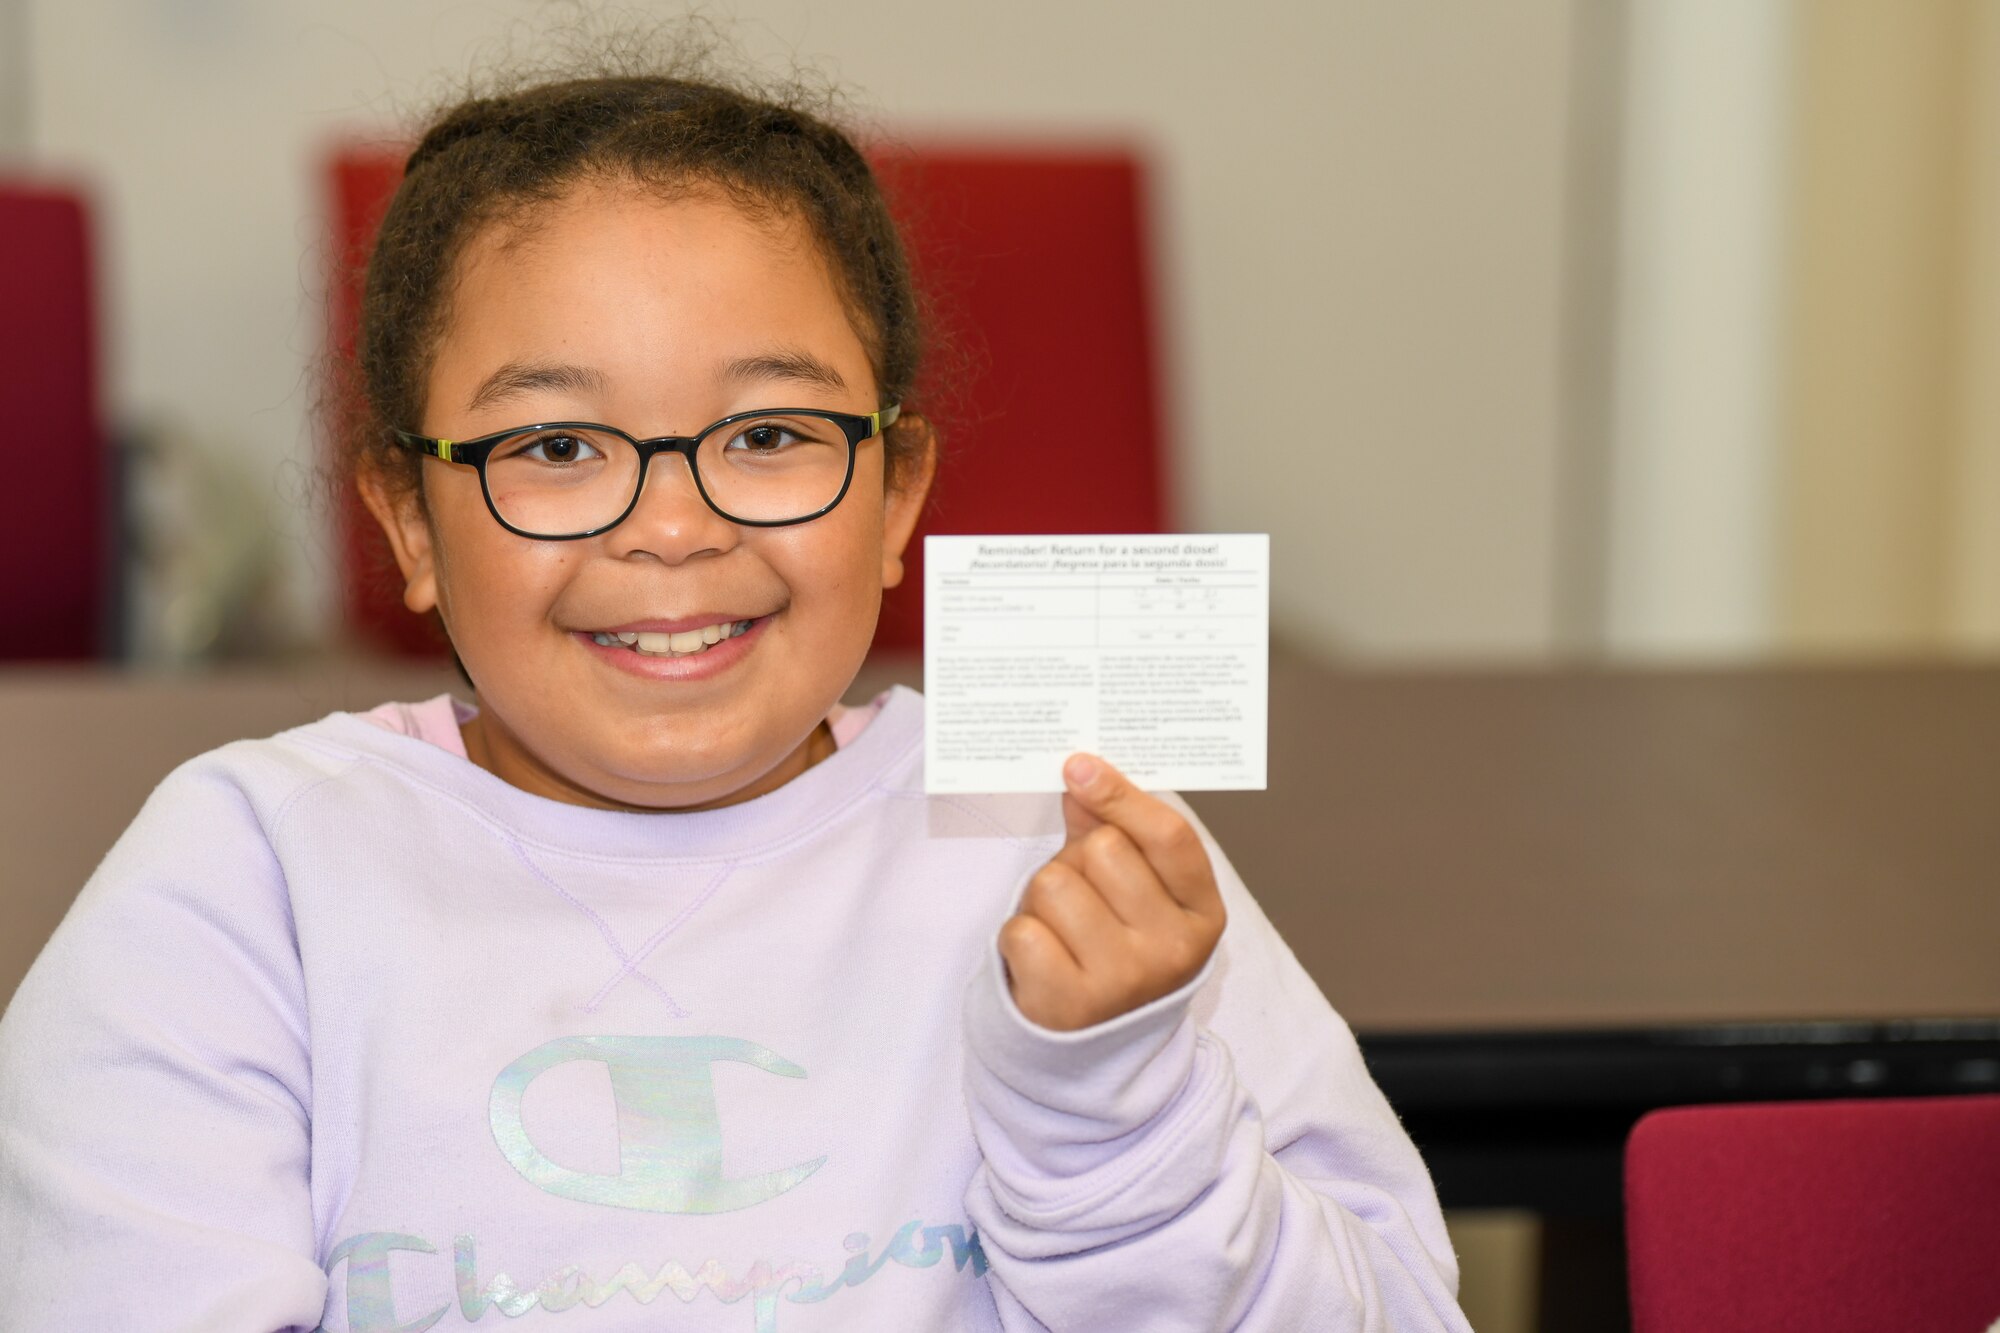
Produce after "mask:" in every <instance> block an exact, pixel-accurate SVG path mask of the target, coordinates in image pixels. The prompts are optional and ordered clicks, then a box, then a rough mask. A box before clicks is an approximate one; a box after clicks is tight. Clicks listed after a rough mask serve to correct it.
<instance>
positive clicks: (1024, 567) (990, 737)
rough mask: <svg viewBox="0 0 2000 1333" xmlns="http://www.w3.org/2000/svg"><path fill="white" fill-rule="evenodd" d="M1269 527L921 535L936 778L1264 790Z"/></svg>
mask: <svg viewBox="0 0 2000 1333" xmlns="http://www.w3.org/2000/svg"><path fill="white" fill-rule="evenodd" d="M1270 575H1271V539H1270V538H1269V537H1268V536H1267V535H1264V534H1262V533H1254V534H1245V533H1237V534H1227V535H1210V536H1107V537H1096V536H1085V537H927V538H925V539H924V691H925V695H926V697H927V699H928V701H929V715H928V718H927V720H926V729H925V763H924V786H925V790H927V791H929V792H931V793H934V794H952V793H972V792H1055V791H1061V790H1062V785H1063V784H1062V765H1063V761H1064V760H1065V759H1066V758H1068V757H1069V756H1070V755H1071V754H1074V753H1076V752H1077V751H1080V750H1081V751H1087V752H1089V753H1092V754H1098V755H1102V756H1103V757H1104V758H1106V759H1108V760H1110V761H1111V762H1112V763H1113V764H1115V765H1117V766H1118V767H1119V768H1120V769H1122V770H1123V771H1124V772H1125V773H1126V775H1127V776H1129V777H1130V778H1131V779H1132V780H1133V781H1134V782H1136V783H1138V784H1139V785H1140V786H1142V787H1146V788H1151V789H1154V790H1160V789H1166V788H1173V789H1176V790H1181V791H1244V790H1261V789H1262V788H1263V787H1264V785H1265V781H1264V759H1265V748H1266V745H1265V742H1266V735H1265V729H1266V717H1267V712H1268V685H1269V662H1270V586H1271V585H1270Z"/></svg>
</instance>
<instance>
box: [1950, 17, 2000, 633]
mask: <svg viewBox="0 0 2000 1333" xmlns="http://www.w3.org/2000/svg"><path fill="white" fill-rule="evenodd" d="M1964 60H1965V67H1966V79H1967V82H1968V85H1969V86H1968V88H1967V90H1966V93H1965V96H1964V98H1963V102H1962V105H1963V108H1964V115H1965V127H1964V132H1963V134H1962V136H1961V137H1960V140H1959V147H1960V153H1961V161H1962V162H1963V163H1964V172H1965V175H1964V181H1963V183H1962V185H1961V187H1960V197H1961V198H1962V200H1963V201H1964V202H1963V207H1964V213H1963V216H1962V218H1961V221H1960V223H1959V227H1958V236H1957V240H1958V253H1959V255H1960V264H1961V267H1960V271H1959V273H1958V291H1959V298H1958V300H1957V302H1956V310H1955V311H1954V312H1952V313H1955V315H1956V320H1957V322H1956V326H1955V330H1954V331H1955V333H1956V336H1957V348H1956V352H1955V356H1954V361H1953V365H1954V368H1955V369H1956V371H1957V383H1956V385H1955V386H1954V388H1955V394H1954V401H1953V407H1954V409H1955V410H1954V412H1953V415H1952V419H1951V429H1950V443H1949V445H1948V446H1947V450H1946V462H1945V469H1946V473H1947V477H1948V484H1947V485H1946V487H1945V488H1944V490H1945V494H1944V509H1945V513H1944V517H1943V524H1944V527H1945V529H1946V531H1947V533H1948V544H1947V546H1946V550H1945V557H1944V565H1945V583H1946V594H1945V598H1944V626H1945V639H1946V642H1947V643H1948V644H1949V645H1950V646H1951V647H1953V648H1955V649H1957V650H1960V651H1968V652H1979V653H1984V654H1988V655H1990V654H1994V653H2000V5H1994V4H1978V5H1974V6H1972V17H1971V23H1970V25H1969V30H1968V31H1967V32H1966V34H1965V54H1964Z"/></svg>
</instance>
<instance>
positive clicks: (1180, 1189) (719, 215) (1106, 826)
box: [0, 76, 1465, 1333]
mask: <svg viewBox="0 0 2000 1333" xmlns="http://www.w3.org/2000/svg"><path fill="white" fill-rule="evenodd" d="M914 310H915V302H914V299H913V296H912V293H911V288H910V280H909V275H908V272H907V270H906V267H905V263H904V259H903V254H902V250H901V247H900V246H899V244H898V242H897V237H896V233H895V231H894V228H893V227H892V225H891V223H890V221H889V218H888V215H887V213H886V211H885V209H884V206H883V202H882V199H881V197H880V195H879V194H878V192H877V189H876V186H875V183H874V181H873V179H872V177H871V175H870V172H869V169H868V166H867V165H866V163H865V162H864V161H863V159H862V157H861V156H860V154H859V153H858V152H857V151H856V150H855V148H854V146H853V144H852V143H851V142H850V141H849V140H848V139H847V138H846V137H844V136H843V135H842V134H841V133H840V132H839V131H838V130H836V129H834V128H833V127H832V126H831V125H829V124H828V123H827V122H826V121H825V120H824V119H822V118H820V117H819V116H817V115H814V114H810V113H808V112H807V111H805V110H804V109H802V108H800V107H799V106H797V105H794V104H788V103H786V102H783V101H778V100H770V99H765V98H760V97H755V96H751V95H748V94H745V93H742V92H738V91H733V90H730V89H728V88H725V87H722V86H718V85H715V84H712V83H704V82H697V81H692V80H686V79H679V78H670V77H643V76H639V77H605V78H589V79H581V80H572V81H563V82H553V83H544V84H541V85H538V86H529V87H525V88H522V89H519V90H517V91H514V92H511V93H507V94H504V95H498V96H493V97H488V98H483V99H477V100H472V101H467V102H465V103H463V104H461V105H459V106H457V107H454V108H452V109H451V110H449V111H448V112H446V113H445V114H444V115H443V116H441V117H440V118H439V119H438V120H437V121H436V122H435V123H434V124H433V125H431V127H430V128H429V130H428V132H427V133H426V134H425V135H424V136H423V139H422V141H421V143H420V145H419V147H418V148H417V150H416V152H415V153H414V154H413V155H412V156H411V158H410V159H409V166H408V174H407V178H406V179H405V181H404V183H403V185H402V187H401V189H400V190H399V192H398V193H397V195H396V198H395V201H394V203H393V205H392V206H391V208H390V210H389V213H388V216H387V219H386V221H385V222H384V224H383V227H382V231H381V236H380V240H379V242H378V245H377V248H376V251H375V253H374V256H373V259H372V261H371V264H370V267H369V274H368V284H367V295H366V300H365V311H364V316H363V332H362V351H361V371H362V379H363V387H364V388H365V391H366V397H367V405H368V411H369V413H370V427H371V428H370V429H369V430H368V431H367V432H365V434H364V435H363V437H361V438H360V439H359V440H358V442H357V446H356V452H355V456H354V458H353V460H352V462H353V470H354V473H355V476H356V479H357V482H358V484H359V485H360V487H361V489H362V492H363V494H364V496H365V498H366V501H367V504H368V506H369V508H370V510H371V511H372V512H373V513H374V515H375V517H376V518H377V519H378V520H379V521H380V523H381V525H382V527H383V529H384V531H385V532H386V533H387V535H388V538H389V541H390V544H391V546H392V548H393V550H394V552H395V555H396V559H397V561H398V563H399V566H400V568H401V571H402V575H403V578H404V581H405V585H406V593H405V598H406V601H407V603H408V605H409V606H410V608H411V609H412V610H414V611H417V612H422V613H429V612H433V611H434V612H435V613H436V614H437V615H438V616H439V617H440V618H441V619H442V621H443V624H444V625H445V627H446V629H447V630H448V632H449V634H450V636H451V641H452V645H453V647H454V648H455V650H456V651H457V653H458V656H459V657H460V659H461V660H462V663H463V665H464V669H465V671H466V674H467V676H468V678H469V679H470V681H471V682H472V683H473V686H474V697H475V704H474V705H473V706H469V707H468V706H465V705H461V704H457V703H455V702H454V701H453V700H452V699H450V698H449V697H439V698H437V699H433V700H430V701H429V702H427V703H420V704H413V705H389V706H385V707H384V708H382V709H378V710H377V711H376V712H374V713H372V714H368V715H365V716H356V715H348V714H337V715H335V716H333V717H330V718H327V719H326V720H324V721H322V722H319V723H315V724H314V725H311V726H308V727H302V728H300V729H298V730H296V731H292V732H288V733H285V734H283V735H281V736H277V737H274V738H272V739H270V740H266V741H258V742H247V743H241V744H237V745H232V746H228V747H226V748H224V749H222V750H219V751H216V752H215V753H213V754H209V755H206V756H204V757H202V758H200V759H197V760H195V761H193V762H191V763H189V764H187V765H186V766H184V767H183V768H181V769H180V770H179V771H177V772H176V773H174V774H173V775H172V776H171V777H169V778H168V779H167V780H166V781H165V782H164V783H163V784H162V785H161V786H160V788H159V790H158V791H157V792H156V793H155V794H154V796H153V798H152V800H151V801H150V802H149V803H148V805H147V807H146V809H145V810H144V812H143V813H142V814H141V815H140V816H139V818H138V820H137V822H136V823H135V824H134V825H133V827H132V829H131V830H130V831H129V832H128V833H127V834H126V835H125V837H124V838H123V839H122V840H121V841H120V842H119V844H118V846H117V847H116V848H115V849H114V850H113V851H112V852H111V854H110V856H109V857H108V858H107V859H106V860H105V862H104V864H103V865H102V867H101V868H100V869H99V870H98V872H97V874H96V875H95V876H94V877H93V878H92V880H91V882H90V884H89V885H88V887H87V888H86V889H85V890H84V892H83V894H82V896H81V897H80V898H79V899H78V901H77V903H76V906H75V908H74V909H73V910H72V911H71V913H70V915H69V917H68V919H67V920H66V921H65V922H64V924H63V926H62V928H61V930H60V931H59V932H58V933H57V935H56V936H55V938H54V940H53V941H52V942H51V943H50V945H49V947H48V950H47V951H46V953H45V954H44V955H43V957H42V958H41V960H40V961H39V963H38V964H37V965H36V967H35V969H34V971H33V973H32V974H31V975H30V976H29V978H28V979H27V981H26V982H25V983H24V984H23V985H22V987H21V990H20V992H19V994H18V995H17V996H16V998H15V1000H14V1002H13V1004H12V1007H11V1008H10V1009H9V1011H8V1013H7V1016H6V1020H5V1023H4V1025H0V1273H4V1274H5V1278H6V1286H7V1295H6V1297H5V1298H4V1300H0V1328H4V1329H7V1330H37V1331H38V1333H39V1331H41V1330H51V1329H79V1330H92V1331H93V1333H94V1331H97V1330H117V1331H119V1333H125V1331H127V1330H131V1331H135V1333H136V1331H138V1330H156V1329H173V1330H190V1331H193V1330H200V1331H202V1333H213V1331H215V1330H245V1331H246V1333H269V1331H270V1330H273V1329H290V1328H297V1329H305V1328H311V1327H314V1326H320V1327H323V1328H324V1329H326V1330H345V1331H346V1333H413V1331H415V1330H423V1329H431V1328H457V1327H461V1326H464V1325H467V1324H474V1323H478V1322H479V1321H481V1320H482V1319H488V1318H493V1317H496V1315H495V1312H496V1311H497V1317H499V1318H502V1319H504V1320H515V1319H518V1320H520V1321H522V1324H521V1326H522V1327H524V1328H527V1327H532V1328H551V1329H555V1330H558V1331H560V1330H567V1329H572V1328H573V1329H576V1330H579V1331H584V1330H592V1329H600V1330H603V1329H634V1328H673V1329H683V1328H684V1329H697V1328H699V1329H741V1330H746V1333H747V1331H748V1330H753V1329H754V1330H770V1329H784V1330H796V1331H797V1333H806V1331H808V1330H826V1329H868V1330H881V1329H891V1330H929V1329H939V1330H945V1329H1038V1328H1050V1329H1086V1330H1104V1329H1114V1330H1116V1329H1134V1330H1167V1329H1186V1330H1204V1331H1206V1330H1219V1329H1231V1328H1254V1329H1275V1330H1304V1329H1313V1330H1320V1329H1327V1330H1336V1329H1337V1330H1349V1329H1352V1330H1360V1329H1463V1328H1464V1327H1465V1323H1464V1320H1463V1317H1462V1316H1461V1315H1460V1313H1459V1311H1458V1309H1457V1307H1456V1305H1455V1303H1454V1295H1453V1293H1454V1288H1455V1284H1456V1271H1455V1267H1454V1262H1453V1258H1452V1255H1451V1252H1450V1248H1449V1246H1448V1244H1447V1241H1446V1238H1445V1234H1444V1230H1443V1226H1442V1223H1441V1220H1440V1217H1439V1214H1438V1210H1437V1205H1436V1200H1435V1197H1434V1195H1433V1193H1432V1190H1431V1187H1430V1184H1429V1181H1428V1179H1427V1177H1426V1175H1425V1173H1424V1168H1423V1165H1422V1163H1421V1162H1420V1161H1419V1160H1418V1157H1417V1154H1416V1152H1415V1151H1414V1149H1413V1148H1412V1147H1411V1145H1410V1143H1409V1141H1408V1139H1407V1138H1406V1137H1405V1136H1404V1134H1403V1132H1402V1130H1401V1128H1400V1127H1399V1126H1398V1124H1397V1123H1396V1120H1395V1118H1394V1116H1393V1115H1392V1114H1391V1113H1390V1111H1389V1108H1388V1106H1387V1105H1386V1104H1385V1103H1384V1101H1383V1099H1382V1097H1381V1096H1380V1094H1379V1093H1378V1092H1377V1091H1376V1089H1375V1087H1374V1086H1373V1084H1372V1083H1371V1082H1370V1081H1369V1078H1368V1075H1367V1073H1366V1072H1365V1070H1364V1069H1363V1067H1362V1064H1361V1061H1360V1059H1359V1057H1358V1056H1357V1054H1356V1050H1355V1047H1354V1044H1353V1041H1352V1040H1351V1038H1350V1037H1349V1035H1348V1033H1347V1031H1346V1029H1345V1027H1344V1026H1343V1025H1342V1024H1341V1022H1340V1020H1339V1019H1338V1018H1337V1017H1336V1016H1335V1015H1334V1014H1333V1012H1332V1011H1331V1010H1330V1009H1329V1008H1328V1007H1327V1005H1326V1002H1325V1001H1324V1000H1323V999H1322V998H1321V997H1320V995H1319V993H1318V992H1317V991H1316V990H1315V989H1314V987H1313V984H1312V983H1311V982H1310V981H1309V980H1308V979H1307V978H1306V976H1305V975H1304V973H1303V972H1302V971H1301V970H1300V968H1299V966H1298V964H1297V963H1296V962H1295V961H1294V960H1293V958H1292V955H1291V954H1290V952H1289V951H1288V950H1287V949H1286V948H1285V946H1284V944H1283V943H1282V942H1281V941H1280V940H1279V939H1278V938H1277V936H1276V935H1275V934H1274V932H1273V931H1272V929H1271V926H1270V925H1269V923H1268V922H1267V921H1266V920H1265V918H1264V917H1263V915H1262V914H1261V913H1260V912H1259V911H1258V909H1257V906H1256V904H1255V903H1254V902H1253V901H1252V899H1251V898H1250V896H1249V894H1248V893H1247V891H1246V890H1245V889H1244V887H1243V886H1242V884H1241V883H1240V882H1239V881H1238V880H1237V877H1236V876H1235V874H1234V873H1233V872H1232V871H1231V870H1230V868H1229V864H1228V862H1227V861H1226V860H1224V859H1223V857H1222V855H1221V853H1220V852H1219V851H1218V850H1217V849H1216V848H1215V847H1214V846H1213V845H1211V844H1210V843H1209V842H1208V841H1207V840H1206V838H1205V837H1204V835H1203V834H1202V833H1201V830H1200V829H1199V827H1198V826H1197V825H1196V824H1195V822H1194V820H1193V817H1192V815H1191V814H1190V813H1189V811H1188V810H1187V807H1186V806H1184V805H1182V804H1181V803H1180V802H1179V801H1177V800H1175V799H1173V798H1161V797H1155V796H1151V795H1148V794H1146V793H1143V792H1140V791H1138V790H1135V789H1134V788H1133V787H1131V786H1130V785H1129V784H1128V783H1127V782H1126V781H1125V780H1124V779H1123V778H1122V777H1121V776H1120V774H1119V773H1117V772H1116V771H1115V770H1114V769H1112V768H1111V767H1110V766H1109V765H1107V764H1105V763H1103V762H1101V761H1099V760H1096V759H1093V758H1091V757H1089V756H1082V755H1079V756H1077V757H1076V758H1074V759H1072V760H1071V761H1070V763H1069V765H1068V767H1067V768H1066V769H1065V773H1064V777H1065V780H1066V782H1067V784H1068V794H1067V795H1066V796H1064V797H1062V798H1061V799H1060V800H1059V801H1058V800H1050V799H1042V798H1007V799H988V800H958V799H941V798H926V797H925V796H924V795H923V782H922V774H921V772H920V761H921V756H922V752H923V745H922V736H921V728H922V725H923V707H922V703H921V700H920V699H919V698H918V697H917V696H916V695H914V694H911V693H909V692H907V691H892V692H890V693H889V694H887V695H885V696H883V697H881V698H879V699H877V700H876V701H875V702H874V703H873V704H871V705H870V706H868V707H866V708H863V709H858V710H854V711H842V710H841V708H840V707H839V704H838V701H839V699H840V698H841V695H842V693H843V692H844V691H845V690H846V689H847V687H848V686H849V684H850V683H851V682H852V681H853V679H854V677H855V674H856V670H857V668H858V667H859V665H860V664H861V661H862V658H863V655H864V653H865V652H866V650H867V648H868V644H869V639H870V636H871V633H872V630H873V628H874V624H875V617H876V611H877V606H878V602H879V599H880V596H881V590H882V589H883V588H885V587H889V586H892V585H894V584H895V583H896V582H897V581H898V579H900V578H901V576H902V565H901V556H902V552H903V550H904V547H905V545H906V543H907V542H908V541H909V539H910V534H911V530H912V528H913V526H914V525H915V523H916V519H917V515H918V511H919V508H920V506H921V505H922V503H923V500H924V496H925V492H926V489H927V487H928V485H929V481H930V477H931V473H932V469H933V465H934V459H935V444H934V438H933V435H932V431H931V427H930V425H929V423H928V422H926V421H925V420H924V419H923V418H922V417H921V416H919V415H918V414H917V413H915V412H913V411H910V410H907V409H906V408H904V407H903V406H902V404H903V400H904V397H905V395H906V394H907V393H908V392H909V389H910V385H911V382H912V380H913V378H914V376H915V374H916V370H917V362H918V334H917V327H916V320H915V317H914ZM1225 922H1226V923H1227V924H1226V928H1225Z"/></svg>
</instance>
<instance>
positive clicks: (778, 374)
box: [722, 348, 847, 393]
mask: <svg viewBox="0 0 2000 1333" xmlns="http://www.w3.org/2000/svg"><path fill="white" fill-rule="evenodd" d="M722 377H723V378H724V379H726V380H735V381H738V382H742V381H745V380H790V381H792V382H793V383H795V384H803V385H806V386H808V387H809V388H814V389H825V390H827V391H829V392H832V393H840V392H843V391H845V390H846V388H847V381H846V380H845V379H842V378H841V375H840V372H839V371H837V370H835V369H834V368H833V367H832V366H831V365H829V364H828V363H827V362H825V361H822V360H820V359H819V358H818V357H816V356H814V355H813V354H812V353H810V352H804V351H799V350H796V349H793V348H786V349H783V350H780V351H776V352H765V353H763V354H762V355H759V356H741V357H738V358H736V359H735V360H734V361H731V362H729V363H728V364H727V365H725V366H723V368H722Z"/></svg>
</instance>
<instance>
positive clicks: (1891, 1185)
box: [1625, 1096, 2000, 1333]
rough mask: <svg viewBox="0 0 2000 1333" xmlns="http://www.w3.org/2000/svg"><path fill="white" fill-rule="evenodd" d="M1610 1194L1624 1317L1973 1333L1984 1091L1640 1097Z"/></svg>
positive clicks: (1988, 1215) (1996, 1294) (1996, 1205)
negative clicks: (1729, 1102) (1621, 1211)
mask: <svg viewBox="0 0 2000 1333" xmlns="http://www.w3.org/2000/svg"><path fill="white" fill-rule="evenodd" d="M1625 1209H1626V1236H1627V1246H1628V1250H1629V1253H1630V1258H1631V1280H1632V1287H1631V1292H1632V1316H1633V1329H1634V1333H1771V1330H1777V1329H1801V1330H1810V1333H1881V1331H1882V1330H1905V1329H1907V1330H1912V1333H1914V1331H1915V1330H1925V1331H1926V1333H1947V1331H1948V1333H1985V1330H1986V1329H1988V1328H1989V1327H1991V1326H1992V1325H1993V1324H1994V1322H1995V1321H2000V1096H1977V1097H1936V1098H1921V1099H1895V1100H1889V1099H1885V1100H1879V1101H1819V1102H1796V1103H1786V1104H1775V1105H1754V1106H1700V1107H1683V1108H1677V1109H1674V1110H1667V1111H1656V1112H1654V1113H1653V1114H1651V1115H1648V1116H1646V1117H1645V1118H1644V1119H1642V1120H1641V1121H1640V1122H1639V1124H1638V1126H1637V1127H1636V1128H1635V1129H1634V1130H1633V1131H1632V1137H1631V1139H1630V1140H1629V1142H1628V1144H1627V1147H1626V1154H1625Z"/></svg>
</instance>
